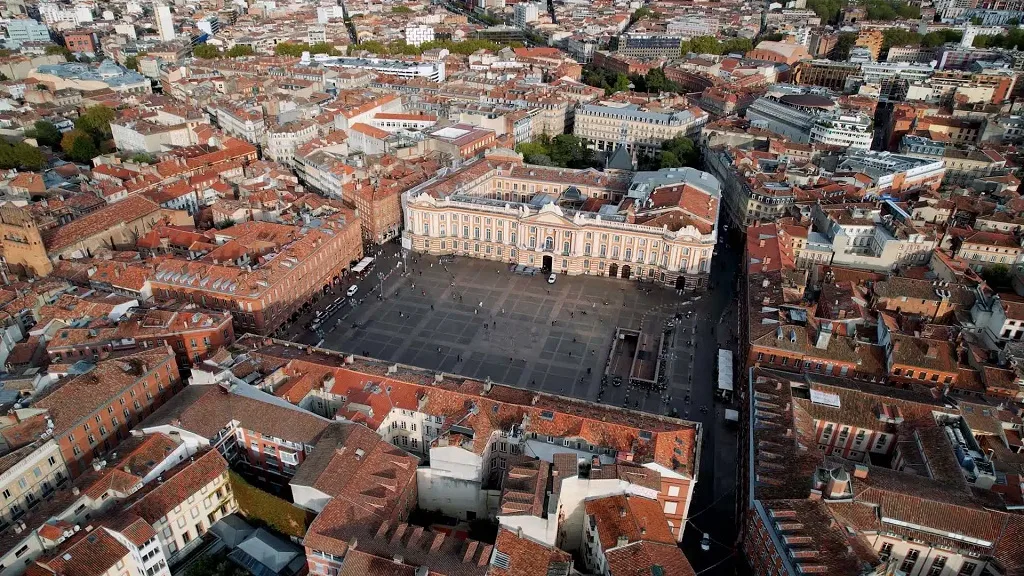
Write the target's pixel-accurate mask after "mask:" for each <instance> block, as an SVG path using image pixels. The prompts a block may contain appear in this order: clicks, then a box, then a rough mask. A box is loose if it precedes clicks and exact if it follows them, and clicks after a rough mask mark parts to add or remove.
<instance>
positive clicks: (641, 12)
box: [629, 6, 654, 27]
mask: <svg viewBox="0 0 1024 576" xmlns="http://www.w3.org/2000/svg"><path fill="white" fill-rule="evenodd" d="M652 16H654V11H652V10H651V9H650V8H648V7H647V6H641V7H639V8H637V9H636V10H634V11H633V14H632V15H631V16H630V17H629V26H630V27H632V26H633V25H634V24H636V23H637V22H639V21H641V20H643V19H644V18H650V17H652Z"/></svg>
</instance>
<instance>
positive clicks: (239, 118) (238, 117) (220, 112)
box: [214, 106, 267, 144]
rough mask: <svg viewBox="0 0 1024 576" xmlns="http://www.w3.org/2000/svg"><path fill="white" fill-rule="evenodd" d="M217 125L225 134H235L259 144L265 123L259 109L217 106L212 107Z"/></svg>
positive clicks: (265, 129)
mask: <svg viewBox="0 0 1024 576" xmlns="http://www.w3.org/2000/svg"><path fill="white" fill-rule="evenodd" d="M214 117H215V118H216V120H217V126H219V127H220V129H221V130H223V131H224V132H225V133H226V134H229V135H231V136H237V137H239V138H241V139H243V140H245V141H247V142H251V143H253V144H261V143H262V142H263V138H264V135H265V134H266V131H267V123H266V120H265V119H264V117H263V111H262V110H260V109H251V110H250V109H246V108H238V107H232V106H219V107H217V108H215V109H214Z"/></svg>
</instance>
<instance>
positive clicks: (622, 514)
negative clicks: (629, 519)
mask: <svg viewBox="0 0 1024 576" xmlns="http://www.w3.org/2000/svg"><path fill="white" fill-rule="evenodd" d="M625 517H626V507H625V506H623V507H622V508H619V518H625Z"/></svg>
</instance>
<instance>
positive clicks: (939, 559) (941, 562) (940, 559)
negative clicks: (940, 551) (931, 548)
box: [928, 556, 946, 576]
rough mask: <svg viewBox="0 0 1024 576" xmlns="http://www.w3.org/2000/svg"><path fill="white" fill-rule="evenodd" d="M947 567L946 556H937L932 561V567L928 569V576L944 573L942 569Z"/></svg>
mask: <svg viewBox="0 0 1024 576" xmlns="http://www.w3.org/2000/svg"><path fill="white" fill-rule="evenodd" d="M945 567H946V557H945V556H936V557H935V561H934V562H932V566H931V568H929V569H928V576H939V575H940V574H942V569H943V568H945Z"/></svg>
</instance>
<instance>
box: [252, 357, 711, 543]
mask: <svg viewBox="0 0 1024 576" xmlns="http://www.w3.org/2000/svg"><path fill="white" fill-rule="evenodd" d="M252 342H255V341H252ZM256 348H257V349H256V350H254V351H253V352H252V354H253V355H255V356H257V357H258V358H259V359H261V360H263V361H264V364H263V365H265V366H280V368H277V369H276V370H273V371H265V372H264V375H263V379H262V381H261V382H263V383H277V384H262V383H257V386H276V388H275V391H274V394H275V395H278V396H281V395H287V396H288V397H289V398H290V399H291V401H292V402H293V403H296V404H298V405H300V406H302V407H305V408H306V409H308V410H311V411H312V412H315V413H317V414H320V415H322V416H324V417H326V418H333V419H335V420H341V421H345V422H359V423H360V424H361V425H362V426H365V427H366V428H368V429H369V431H376V435H374V436H379V438H373V437H371V436H370V435H367V434H366V432H362V433H358V434H357V431H359V430H365V429H366V428H362V426H359V425H354V426H353V425H345V426H344V427H343V429H342V430H339V431H337V432H336V433H329V432H324V433H323V436H321V437H320V439H319V440H317V444H316V448H315V449H314V454H313V455H312V456H311V460H315V461H316V462H317V464H316V465H315V466H314V467H312V469H311V470H312V471H313V473H312V475H307V474H306V472H305V471H304V470H303V469H300V471H299V473H298V474H297V475H296V476H295V479H294V480H293V481H292V486H293V491H294V490H296V486H299V489H300V492H296V502H299V500H300V499H301V500H302V501H304V502H307V504H306V506H307V507H309V508H311V509H314V510H317V511H320V510H321V509H323V510H324V513H326V511H327V510H329V509H331V506H336V504H335V503H334V501H332V502H331V503H329V504H326V507H324V505H325V503H326V502H327V501H328V499H327V498H325V497H324V496H322V495H320V494H318V493H317V492H318V491H319V492H323V493H327V494H330V491H331V490H336V489H343V487H344V482H337V483H336V484H337V486H338V487H337V488H335V487H334V486H333V485H332V483H331V482H326V479H327V478H331V477H332V476H330V475H329V474H328V473H327V472H329V470H333V469H346V468H347V467H346V466H345V463H346V462H348V463H350V464H349V467H351V466H359V464H356V463H355V462H352V456H351V453H352V452H355V455H356V456H358V457H359V458H357V459H361V461H362V462H365V463H366V464H365V466H369V467H371V469H372V467H375V466H388V467H394V466H396V465H399V464H401V462H403V461H404V460H403V458H401V457H400V455H401V452H394V451H388V450H384V449H383V446H394V447H395V448H398V449H400V450H402V451H406V450H407V451H409V452H411V453H413V454H419V455H423V456H426V455H429V458H430V466H429V467H428V466H421V467H420V468H419V469H418V470H417V471H416V476H417V481H416V485H417V488H416V498H417V499H418V502H419V505H420V507H421V508H429V509H439V510H442V511H443V512H445V513H446V514H450V515H452V516H455V517H458V518H463V519H466V518H470V519H471V518H473V517H483V516H484V515H487V514H488V510H489V508H490V506H489V505H488V503H487V501H488V497H487V495H486V494H487V491H486V490H484V487H485V486H498V487H501V489H502V490H503V491H504V492H505V493H506V494H511V495H509V496H508V498H507V499H505V501H504V504H502V505H500V506H499V512H498V518H499V520H500V521H501V523H502V524H503V525H506V526H509V527H510V529H516V527H518V528H520V529H521V530H522V532H523V533H524V534H528V535H529V537H531V538H535V539H537V540H538V541H541V542H545V543H547V544H555V543H556V540H557V541H558V542H559V547H562V548H565V549H577V548H579V547H581V546H582V545H583V542H582V535H583V527H584V522H583V514H584V507H585V500H586V499H587V498H588V497H590V496H597V495H607V494H613V493H617V492H616V491H618V493H623V492H629V493H631V494H637V495H642V496H643V497H644V498H646V499H648V500H650V501H651V502H652V503H653V504H651V503H649V504H648V507H653V509H656V510H658V511H659V512H660V513H661V514H663V516H661V515H659V520H660V521H661V522H663V523H664V524H663V525H662V527H661V528H658V527H652V528H651V530H652V531H653V530H654V529H655V528H657V529H658V530H663V532H661V533H662V534H665V536H666V538H667V539H668V540H669V541H671V542H676V541H678V540H680V539H681V538H682V534H683V531H684V530H683V529H684V522H683V519H684V518H686V516H687V510H688V509H689V505H690V501H691V498H692V493H693V489H694V486H695V483H696V477H695V475H694V470H695V469H694V466H696V462H697V459H699V446H700V433H701V431H700V427H699V426H698V425H694V424H693V423H692V422H685V421H680V420H676V419H672V418H665V417H661V416H654V415H648V414H644V415H642V416H643V417H642V418H639V419H638V418H637V416H638V415H637V414H636V413H630V414H629V417H628V418H625V419H623V418H620V417H617V416H615V415H613V414H612V413H613V412H617V411H618V409H617V408H613V407H608V406H599V405H596V404H592V403H589V402H583V401H576V400H567V399H565V398H559V399H558V400H557V402H554V401H553V399H551V398H548V397H547V396H545V395H543V394H542V395H533V396H530V397H523V398H521V399H514V398H513V397H509V396H505V395H504V392H505V389H504V387H501V386H498V385H493V384H490V383H486V384H484V383H478V385H476V384H475V385H474V387H472V388H466V387H465V386H462V387H459V386H458V385H457V384H456V383H455V382H454V381H452V382H449V381H448V379H446V378H444V377H441V378H435V379H432V380H431V382H430V383H429V385H427V384H428V383H426V382H424V383H418V378H419V373H418V372H416V371H415V370H413V371H409V370H410V369H408V368H406V367H402V366H396V367H393V368H392V369H387V367H386V366H384V365H383V364H380V363H378V362H377V361H374V360H368V359H363V358H356V357H351V356H349V357H346V356H343V355H340V354H335V353H333V352H328V351H322V350H313V351H311V353H310V354H305V353H304V354H301V355H293V354H292V351H290V350H288V349H287V348H286V347H285V346H282V345H281V344H280V343H277V342H269V341H267V342H263V343H258V345H257V346H256ZM297 378H298V379H297ZM456 388H458V389H456ZM566 402H568V404H567V403H566ZM491 418H500V419H501V421H502V422H506V424H505V425H503V426H502V427H499V428H495V426H494V424H493V422H494V421H492V420H491ZM332 426H336V425H332ZM329 434H339V436H338V437H339V438H343V439H345V440H344V442H345V443H346V444H349V443H351V444H352V446H355V447H356V448H358V449H357V450H345V451H339V450H337V449H335V448H334V447H333V446H336V445H337V444H336V441H327V440H325V438H326V437H327V436H328V435H329ZM648 436H650V438H648ZM633 439H635V442H637V443H634V440H633ZM378 441H379V442H380V444H379V445H378V444H375V443H374V442H378ZM661 443H664V445H666V446H669V445H671V446H674V450H672V451H671V452H672V455H671V457H667V456H666V457H662V456H659V455H658V454H657V453H656V452H655V453H651V452H648V451H647V447H648V446H649V445H652V446H653V445H659V444H661ZM322 448H324V449H326V450H325V452H326V453H333V454H336V455H335V456H333V457H332V458H331V464H326V462H327V459H326V458H322V457H321V456H319V455H318V454H317V453H318V452H319V451H320V450H321V449H322ZM638 450H639V452H637V451H638ZM360 452H362V454H361V455H360ZM627 453H628V454H629V455H628V456H627V455H626V454H627ZM527 455H529V456H527ZM335 462H337V463H335ZM375 462H376V463H377V464H374V463H375ZM325 464H326V466H327V469H326V470H324V468H323V467H324V466H325ZM548 464H550V465H551V466H550V470H552V471H553V478H555V479H556V480H555V481H556V483H558V484H559V486H560V487H559V488H556V493H557V494H559V496H558V505H557V507H558V512H557V513H555V514H549V515H548V517H547V518H546V519H544V518H539V517H538V512H537V510H538V508H539V509H541V510H542V509H543V508H544V497H543V491H544V488H545V487H546V486H547V475H548V470H549V467H548ZM399 468H401V469H404V466H399ZM352 474H353V478H360V477H363V474H362V473H361V472H355V471H353V472H352ZM406 474H407V473H406V472H403V471H400V470H395V473H394V474H380V475H378V476H380V477H384V478H390V479H394V481H395V484H397V486H396V485H395V484H392V485H391V487H390V488H389V489H388V492H387V494H388V495H387V496H386V497H385V498H384V499H385V500H386V501H387V502H389V503H390V504H388V505H387V506H385V507H384V508H385V510H387V511H388V513H390V510H391V506H392V505H397V504H399V501H398V495H400V494H402V492H403V491H402V489H401V486H402V485H403V483H404V482H405V478H406V477H407V476H406ZM311 487H312V488H316V490H311V489H310V488H311ZM538 490H539V494H540V496H539V498H538V497H537V494H538ZM526 493H529V494H530V496H529V497H526V496H524V495H525V494H526ZM382 494H383V493H382ZM333 497H334V498H335V499H337V498H338V497H337V496H333ZM335 501H336V500H335ZM382 503H383V502H382ZM380 514H382V515H383V516H384V517H378V522H379V521H385V520H386V516H387V514H386V513H384V512H381V513H380ZM323 515H324V514H323V513H322V514H321V518H323ZM329 516H330V518H323V520H322V521H321V518H318V520H317V522H316V523H314V525H313V526H312V527H311V528H310V531H311V533H316V534H318V535H317V536H316V538H317V540H316V541H318V542H322V541H324V540H325V539H331V538H333V536H332V532H331V530H332V529H336V528H337V526H336V522H337V521H336V520H332V519H331V518H334V519H336V518H338V517H339V516H338V515H337V514H331V515H329ZM570 525H571V527H569V526H570ZM560 534H561V535H560ZM307 547H313V548H314V549H318V550H321V551H329V550H328V549H325V548H317V547H316V546H311V545H310V537H309V536H307ZM316 561H317V562H322V560H320V559H317V560H316Z"/></svg>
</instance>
